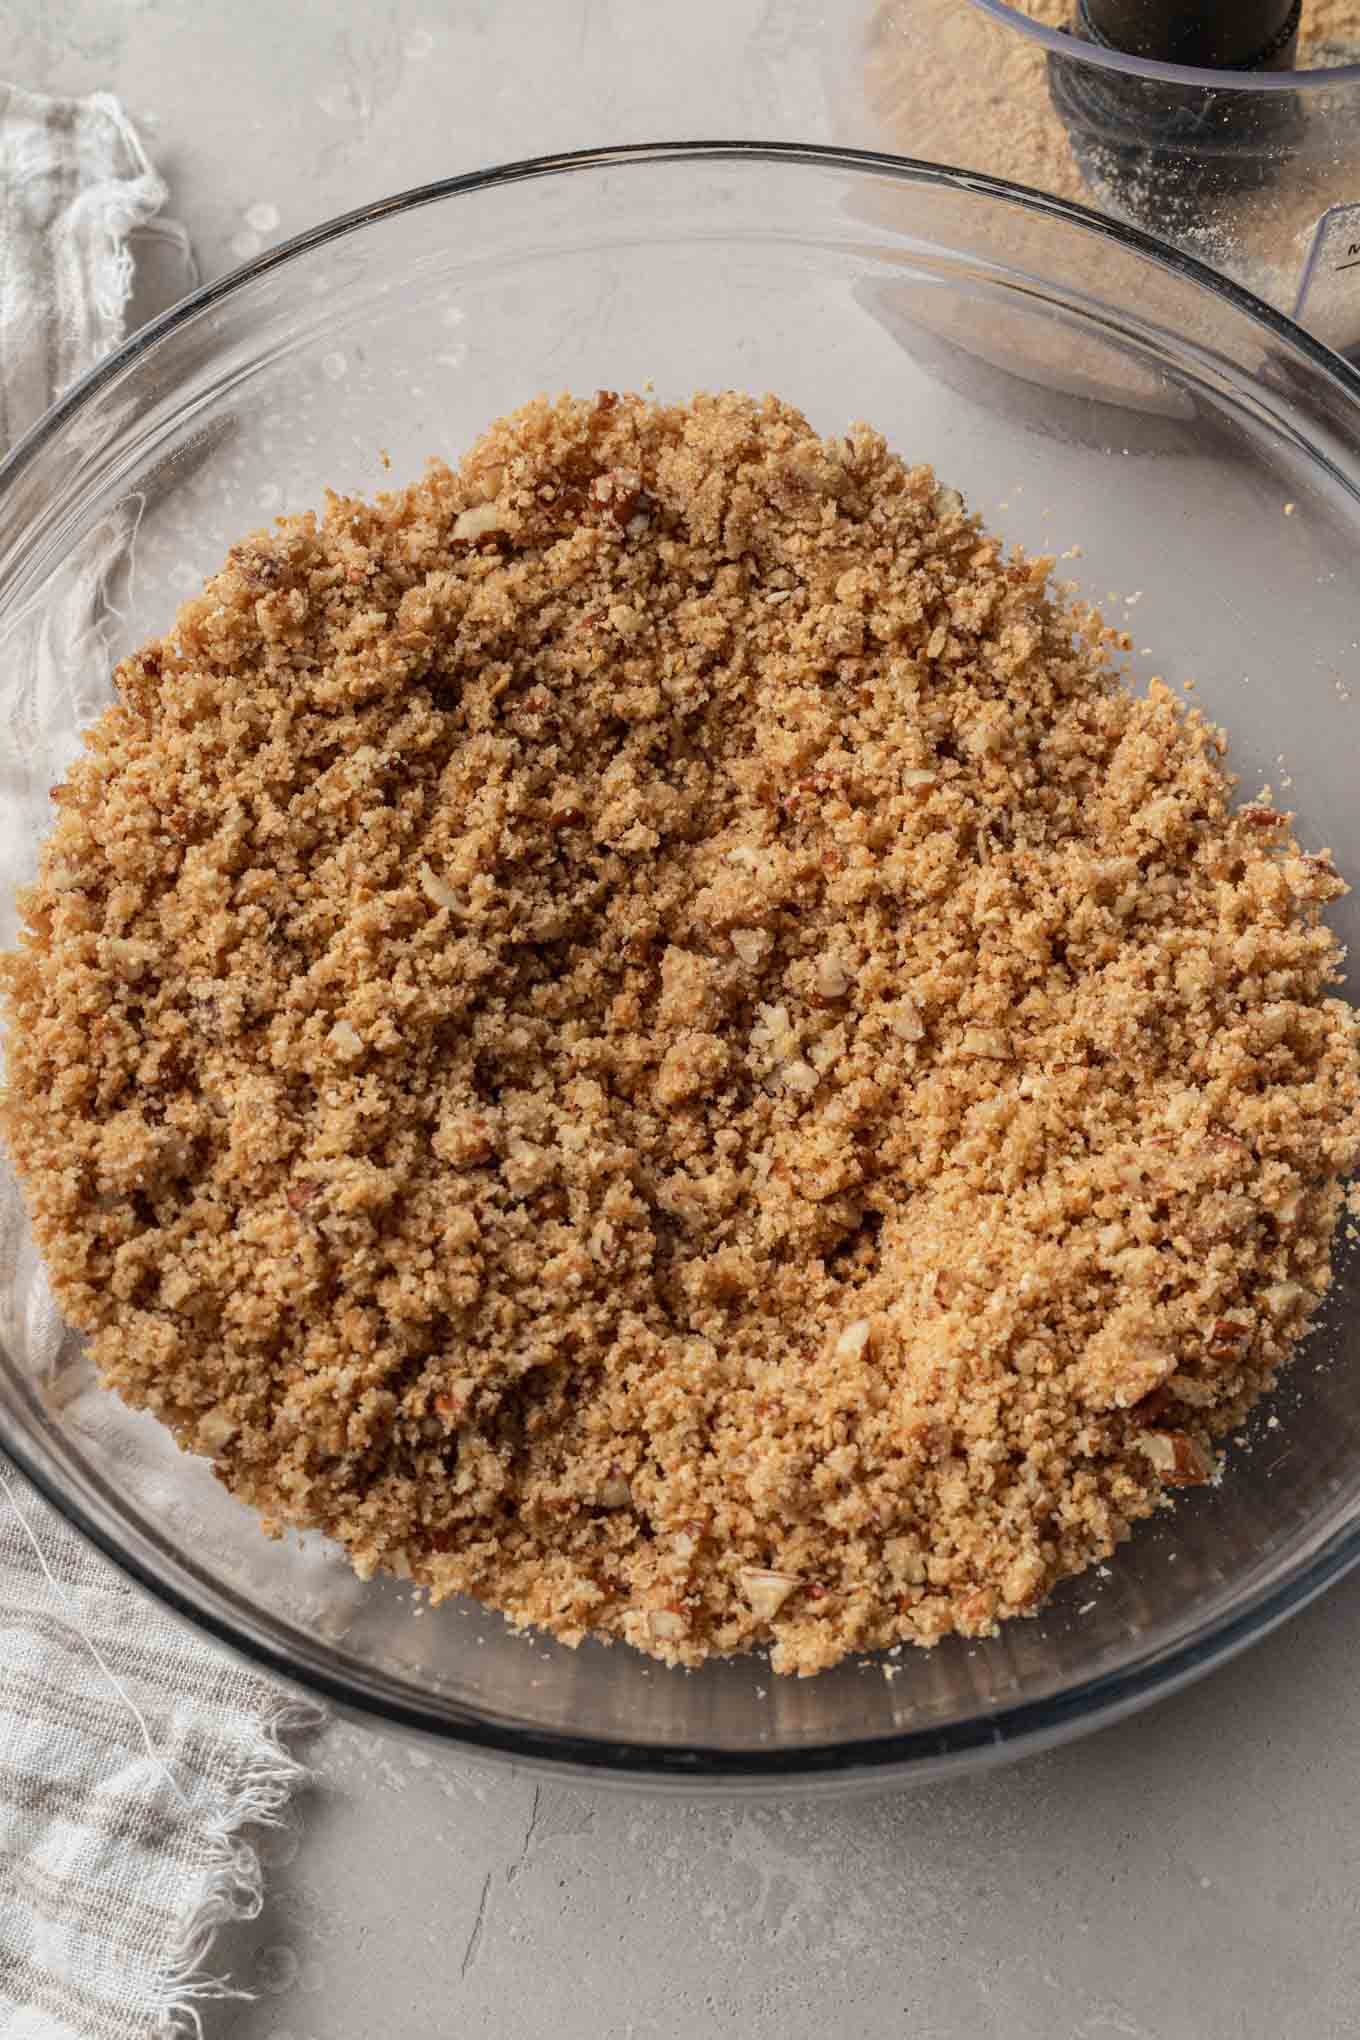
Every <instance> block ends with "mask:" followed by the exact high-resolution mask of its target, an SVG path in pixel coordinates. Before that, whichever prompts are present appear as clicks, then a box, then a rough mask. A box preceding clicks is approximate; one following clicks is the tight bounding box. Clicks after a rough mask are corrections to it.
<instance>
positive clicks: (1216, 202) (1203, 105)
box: [1048, 0, 1301, 234]
mask: <svg viewBox="0 0 1360 2040" xmlns="http://www.w3.org/2000/svg"><path fill="white" fill-rule="evenodd" d="M1300 12H1301V5H1300V0H1226V4H1225V0H1205V4H1201V5H1199V6H1198V7H1193V8H1187V7H1184V6H1177V5H1176V4H1175V0H1076V13H1075V16H1074V19H1073V23H1072V33H1073V39H1074V41H1077V40H1079V41H1080V42H1081V43H1082V44H1084V45H1085V46H1086V48H1087V49H1088V50H1089V49H1090V46H1091V45H1092V44H1094V45H1097V46H1098V47H1099V48H1101V49H1103V50H1107V51H1109V52H1110V54H1111V57H1112V58H1113V59H1114V60H1115V61H1114V62H1112V63H1101V62H1092V61H1090V60H1089V59H1088V58H1084V57H1083V58H1077V57H1076V56H1073V57H1068V56H1066V55H1064V54H1057V53H1055V54H1053V55H1052V56H1050V59H1049V66H1048V82H1049V91H1050V94H1051V96H1052V100H1053V104H1054V106H1055V108H1056V109H1057V112H1058V114H1059V116H1060V118H1061V119H1062V121H1063V124H1064V126H1065V127H1066V129H1067V132H1068V135H1069V137H1070V139H1071V143H1072V147H1073V151H1074V153H1075V155H1076V158H1077V161H1078V164H1079V165H1080V167H1081V170H1082V173H1083V175H1084V176H1085V178H1086V179H1087V182H1088V183H1089V184H1090V185H1091V187H1092V189H1093V190H1094V191H1096V192H1098V193H1099V195H1100V198H1101V201H1102V203H1104V204H1107V205H1108V204H1110V203H1111V201H1113V202H1115V203H1117V204H1118V206H1119V208H1120V210H1122V211H1124V212H1125V213H1126V214H1127V215H1128V216H1129V217H1130V218H1132V219H1134V220H1136V221H1137V222H1138V223H1139V224H1140V225H1142V226H1145V227H1148V228H1149V229H1151V231H1153V232H1154V233H1155V232H1158V231H1161V232H1164V233H1170V234H1179V233H1183V232H1185V231H1186V229H1187V228H1188V227H1189V226H1190V224H1191V223H1192V221H1198V220H1199V219H1201V218H1205V219H1212V217H1213V215H1214V214H1215V213H1216V212H1217V211H1218V210H1219V209H1220V208H1221V207H1222V206H1224V205H1225V204H1227V203H1230V202H1231V201H1232V200H1234V199H1235V198H1237V197H1238V196H1240V195H1245V194H1250V193H1251V192H1254V191H1257V190H1259V189H1260V188H1261V187H1262V186H1263V185H1264V184H1267V183H1269V181H1270V180H1271V178H1272V176H1273V174H1274V172H1275V169H1276V167H1277V166H1278V164H1279V163H1280V162H1281V161H1282V160H1283V158H1284V157H1285V155H1286V154H1287V153H1288V151H1289V150H1290V148H1291V147H1292V146H1293V145H1294V143H1295V141H1296V138H1297V133H1298V128H1299V123H1300V120H1301V115H1300V111H1299V107H1298V104H1297V100H1296V95H1295V94H1294V93H1293V92H1292V91H1289V90H1288V89H1284V90H1280V89H1274V90H1271V89H1268V88H1263V89H1258V90H1251V89H1250V88H1249V86H1248V87H1247V89H1243V88H1242V85H1241V83H1240V82H1239V81H1242V80H1250V79H1251V78H1252V77H1260V76H1262V75H1263V74H1264V73H1267V72H1279V71H1288V70H1292V68H1293V65H1294V52H1295V46H1296V42H1297V38H1298V28H1299V17H1300ZM1121 55H1122V56H1125V57H1135V58H1139V59H1141V60H1142V61H1143V63H1145V64H1147V63H1152V64H1157V65H1160V66H1165V67H1167V69H1166V71H1165V74H1164V75H1161V76H1158V75H1157V74H1156V73H1149V72H1147V71H1144V70H1133V69H1131V68H1130V69H1127V70H1126V69H1122V68H1120V67H1119V65H1118V61H1117V60H1118V57H1119V56H1121ZM1181 66H1189V67H1193V68H1195V69H1197V70H1199V71H1201V72H1203V71H1214V70H1220V71H1223V72H1225V73H1228V72H1231V73H1232V74H1233V81H1234V82H1233V83H1232V84H1229V83H1228V80H1227V79H1226V77H1225V89H1224V90H1223V91H1221V92H1219V91H1216V90H1214V89H1212V88H1207V89H1206V86H1205V84H1204V82H1203V80H1202V79H1201V80H1199V81H1196V82H1194V83H1189V82H1186V81H1185V80H1184V79H1183V78H1180V77H1178V76H1177V75H1176V74H1175V68H1174V67H1181Z"/></svg>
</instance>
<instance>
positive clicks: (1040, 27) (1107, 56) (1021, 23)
mask: <svg viewBox="0 0 1360 2040" xmlns="http://www.w3.org/2000/svg"><path fill="white" fill-rule="evenodd" d="M969 5H970V6H972V7H976V8H977V9H978V11H979V12H980V13H982V14H989V15H990V16H991V18H992V20H993V21H994V22H996V24H997V25H998V27H1000V28H1005V29H1009V30H1011V31H1013V32H1016V33H1019V34H1020V35H1026V36H1029V37H1030V38H1031V39H1032V40H1033V41H1035V42H1037V43H1042V44H1043V47H1044V48H1045V49H1046V50H1051V51H1053V52H1054V53H1055V54H1056V55H1058V56H1063V57H1066V58H1067V59H1068V61H1069V62H1071V63H1084V64H1091V65H1092V66H1094V68H1095V69H1097V70H1101V71H1117V72H1119V73H1120V75H1121V76H1123V77H1126V78H1151V79H1155V80H1156V81H1157V82H1158V83H1159V84H1162V85H1197V86H1199V87H1200V89H1201V90H1202V91H1204V92H1206V93H1208V92H1212V93H1215V94H1218V93H1223V92H1263V93H1267V94H1268V93H1271V92H1311V91H1320V90H1322V89H1324V88H1325V87H1326V86H1328V85H1331V86H1332V87H1336V86H1337V85H1342V86H1345V85H1351V86H1360V64H1332V65H1324V66H1321V67H1319V68H1317V69H1315V70H1298V71H1210V70H1204V69H1202V68H1201V67H1200V66H1199V65H1197V64H1161V63H1158V62H1156V60H1155V59H1153V58H1149V57H1130V56H1126V55H1125V53H1124V52H1123V50H1107V49H1103V48H1102V47H1101V45H1100V44H1099V43H1094V42H1083V41H1079V40H1078V39H1077V38H1076V37H1075V36H1071V35H1068V34H1066V33H1065V32H1064V31H1063V30H1062V29H1060V28H1048V27H1046V26H1045V25H1044V23H1043V22H1042V21H1036V20H1035V19H1034V17H1033V16H1032V15H1030V14H1026V13H1025V12H1024V11H1023V9H1021V8H1019V7H1010V6H1008V5H1007V4H1006V0H969Z"/></svg>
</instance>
